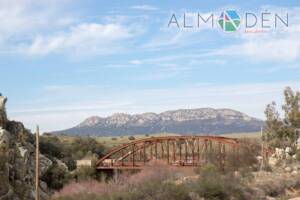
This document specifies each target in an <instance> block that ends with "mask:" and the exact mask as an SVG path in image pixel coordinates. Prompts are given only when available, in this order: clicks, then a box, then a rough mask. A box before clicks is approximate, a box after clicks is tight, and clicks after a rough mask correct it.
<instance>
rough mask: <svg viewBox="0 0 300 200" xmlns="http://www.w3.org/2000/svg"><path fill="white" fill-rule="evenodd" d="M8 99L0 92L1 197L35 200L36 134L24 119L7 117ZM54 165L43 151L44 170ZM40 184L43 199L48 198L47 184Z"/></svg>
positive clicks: (8, 199) (2, 198) (14, 199)
mask: <svg viewBox="0 0 300 200" xmlns="http://www.w3.org/2000/svg"><path fill="white" fill-rule="evenodd" d="M5 103H6V98H5V97H3V96H1V95H0V200H34V199H35V196H34V191H35V187H34V185H35V153H34V146H35V144H34V138H33V135H32V134H31V133H30V131H28V130H27V129H25V127H24V125H23V124H22V123H20V122H15V121H9V120H8V119H7V116H6V110H5ZM51 165H52V161H51V160H49V159H48V158H47V157H45V156H43V155H41V173H45V171H47V170H48V169H49V167H50V166H51ZM40 188H41V198H40V199H41V200H45V199H49V194H50V191H48V189H47V184H41V186H40Z"/></svg>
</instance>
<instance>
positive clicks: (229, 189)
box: [192, 164, 248, 200]
mask: <svg viewBox="0 0 300 200" xmlns="http://www.w3.org/2000/svg"><path fill="white" fill-rule="evenodd" d="M196 172H197V173H198V174H200V178H199V181H197V182H196V183H194V184H193V187H192V188H194V190H195V193H197V194H198V195H199V196H200V197H203V198H205V199H215V200H226V199H238V200H242V199H248V197H247V194H246V193H245V192H244V191H245V190H246V187H245V186H244V185H243V183H242V181H241V180H240V178H238V177H236V176H234V175H233V174H231V173H228V174H222V173H221V172H220V171H219V170H218V168H216V167H215V166H214V165H212V164H207V165H204V166H203V167H202V168H200V169H198V171H196Z"/></svg>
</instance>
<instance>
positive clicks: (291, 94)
mask: <svg viewBox="0 0 300 200" xmlns="http://www.w3.org/2000/svg"><path fill="white" fill-rule="evenodd" d="M283 94H284V100H285V102H284V105H283V106H282V109H283V111H284V114H285V115H284V118H283V119H280V116H279V113H278V112H277V110H276V108H275V107H276V103H275V102H272V103H271V104H268V105H267V107H266V110H265V115H266V137H267V139H268V140H272V139H276V138H277V139H289V141H291V142H294V141H295V140H296V139H297V130H298V129H299V128H300V92H299V91H293V90H292V89H291V88H290V87H286V88H285V89H284V92H283Z"/></svg>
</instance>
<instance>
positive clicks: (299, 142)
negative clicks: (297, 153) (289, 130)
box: [296, 137, 300, 150]
mask: <svg viewBox="0 0 300 200" xmlns="http://www.w3.org/2000/svg"><path fill="white" fill-rule="evenodd" d="M296 145H297V150H299V149H300V137H299V138H298V140H297V143H296Z"/></svg>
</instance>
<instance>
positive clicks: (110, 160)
mask: <svg viewBox="0 0 300 200" xmlns="http://www.w3.org/2000/svg"><path fill="white" fill-rule="evenodd" d="M239 147H240V144H239V142H238V140H237V139H235V138H227V137H219V136H166V137H149V138H146V139H140V140H135V141H133V142H130V143H126V144H122V145H120V146H118V147H116V148H114V149H112V150H111V151H110V152H108V153H107V154H106V155H105V156H104V157H102V158H101V159H100V160H99V161H98V162H97V164H96V168H97V169H99V170H105V169H142V168H143V167H144V166H145V165H146V164H147V163H148V162H149V161H152V160H164V161H165V162H166V163H168V164H169V165H171V166H180V167H195V166H201V165H203V164H205V163H208V162H212V163H214V164H216V165H218V166H220V168H223V169H224V167H225V165H226V161H227V154H229V152H230V156H231V159H233V160H235V161H237V160H238V159H239V157H238V156H239V153H238V152H239Z"/></svg>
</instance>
